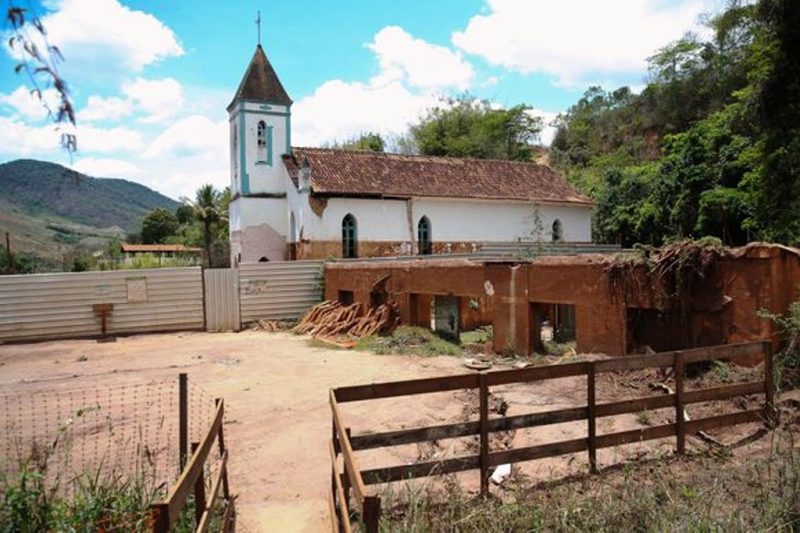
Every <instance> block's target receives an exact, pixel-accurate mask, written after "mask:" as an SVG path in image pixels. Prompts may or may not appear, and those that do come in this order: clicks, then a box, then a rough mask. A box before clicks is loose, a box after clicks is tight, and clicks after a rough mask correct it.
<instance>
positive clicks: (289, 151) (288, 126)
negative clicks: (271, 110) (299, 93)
mask: <svg viewBox="0 0 800 533" xmlns="http://www.w3.org/2000/svg"><path fill="white" fill-rule="evenodd" d="M291 118H292V114H291V113H289V114H287V115H286V153H287V154H289V155H292V120H291Z"/></svg>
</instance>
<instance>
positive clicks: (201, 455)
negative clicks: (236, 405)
mask: <svg viewBox="0 0 800 533" xmlns="http://www.w3.org/2000/svg"><path fill="white" fill-rule="evenodd" d="M224 415H225V402H223V401H220V402H219V405H217V411H216V413H215V415H214V421H213V422H212V423H211V427H210V428H209V430H208V433H206V436H205V437H204V438H203V442H201V443H200V446H199V447H198V448H197V450H195V452H194V453H193V454H192V457H191V458H190V459H189V463H188V464H187V465H186V468H185V469H184V470H183V472H182V473H181V475H180V477H179V478H178V481H176V482H175V485H173V486H172V489H171V490H170V492H169V495H168V496H167V498H166V500H165V501H164V503H166V504H167V505H168V506H169V513H168V515H169V524H170V527H172V524H174V523H175V520H176V519H177V518H178V515H180V513H181V510H182V509H183V507H184V506H185V505H186V498H187V497H188V496H189V491H190V490H192V487H193V486H194V482H195V481H197V478H198V477H199V476H200V475H202V473H203V465H204V464H205V462H206V459H207V458H208V453H209V452H210V451H211V446H212V445H213V444H214V440H215V439H216V437H217V434H218V432H219V428H220V426H222V419H223V417H224Z"/></svg>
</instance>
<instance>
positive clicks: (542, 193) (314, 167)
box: [283, 148, 593, 205]
mask: <svg viewBox="0 0 800 533" xmlns="http://www.w3.org/2000/svg"><path fill="white" fill-rule="evenodd" d="M304 158H308V162H309V165H310V167H311V190H312V193H313V194H319V195H331V196H360V195H364V196H395V197H403V198H408V197H415V196H416V197H419V196H428V197H437V198H477V199H490V200H528V201H530V200H535V201H541V202H555V203H574V204H583V205H592V203H593V202H592V200H591V199H590V198H589V197H587V196H585V195H583V194H581V193H580V192H578V191H577V190H575V189H574V188H573V187H572V186H571V185H569V184H568V183H567V182H566V180H565V179H564V177H563V176H561V175H560V174H559V173H558V172H556V171H555V170H553V169H552V168H550V167H549V166H546V165H538V164H536V163H525V162H517V161H501V160H495V159H465V158H453V157H431V156H409V155H397V154H383V153H377V152H366V151H353V150H335V149H328V148H292V154H291V155H284V156H283V161H284V164H285V165H286V169H287V170H288V172H289V175H290V176H291V178H292V180H293V181H294V182H295V184H297V180H298V173H299V168H300V165H301V164H302V161H303V159H304Z"/></svg>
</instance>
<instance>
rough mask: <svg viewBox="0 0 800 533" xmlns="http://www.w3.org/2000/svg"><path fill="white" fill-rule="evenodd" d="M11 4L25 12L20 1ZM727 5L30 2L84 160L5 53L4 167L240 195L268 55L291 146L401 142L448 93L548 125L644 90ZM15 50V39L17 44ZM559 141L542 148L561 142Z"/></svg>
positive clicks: (0, 146)
mask: <svg viewBox="0 0 800 533" xmlns="http://www.w3.org/2000/svg"><path fill="white" fill-rule="evenodd" d="M12 3H13V2H12ZM719 4H720V0H669V1H668V0H614V1H604V2H599V1H596V0H559V2H552V1H543V0H458V1H456V0H443V1H420V0H407V1H405V2H397V1H396V0H394V1H388V0H371V1H355V0H353V1H344V0H339V1H336V2H331V1H309V2H255V1H237V2H219V1H218V0H213V1H212V0H194V1H192V2H187V1H175V2H163V1H124V0H48V1H45V2H43V3H37V2H32V4H31V5H32V7H33V9H35V10H36V11H37V12H38V14H39V15H40V16H41V17H42V18H43V22H44V24H45V26H46V27H47V28H48V30H49V32H50V33H49V35H50V39H51V41H52V42H53V43H54V44H57V45H59V46H60V48H61V50H62V52H63V54H64V56H65V57H66V62H65V63H64V64H63V65H62V70H61V72H62V74H63V76H64V78H65V79H66V80H67V81H68V83H69V85H70V88H71V91H72V97H73V100H74V103H75V106H76V109H77V110H78V128H77V131H76V133H77V135H78V143H79V151H78V153H77V154H76V155H75V156H74V158H73V159H72V160H70V158H69V157H67V156H66V155H65V154H64V153H63V152H62V151H60V150H59V148H58V133H57V132H55V131H54V126H53V124H52V123H51V122H49V121H48V119H47V117H46V116H44V113H43V111H42V107H41V105H40V104H38V103H37V102H36V101H34V100H33V99H32V98H31V97H30V96H29V94H28V90H27V80H26V79H25V78H24V77H22V76H18V75H15V74H14V73H13V67H14V64H15V61H14V59H13V57H12V54H11V51H10V50H8V49H7V48H4V52H3V53H0V72H2V75H0V162H2V161H9V160H12V159H17V158H20V157H29V158H37V159H45V160H51V161H55V162H59V163H62V164H65V165H68V166H73V167H74V168H76V169H77V170H80V171H82V172H86V173H88V174H90V175H94V176H110V177H123V178H127V179H131V180H134V181H138V182H140V183H144V184H145V185H147V186H149V187H152V188H154V189H156V190H158V191H160V192H162V193H164V194H167V195H169V196H172V197H174V198H178V197H180V196H182V195H191V194H192V192H193V191H194V190H195V189H197V187H199V186H200V185H202V184H203V183H207V182H211V183H214V184H215V185H217V186H225V185H227V184H228V182H229V168H228V139H227V135H228V129H227V122H226V121H227V115H226V112H225V107H226V106H227V104H228V103H229V102H230V99H231V97H232V96H233V93H234V92H235V90H236V87H237V85H238V83H239V80H240V79H241V76H242V75H243V73H244V70H245V68H246V66H247V63H248V62H249V60H250V57H251V56H252V53H253V51H254V48H255V45H256V25H255V23H254V20H255V15H256V11H258V10H260V11H261V18H262V30H261V31H262V43H263V45H264V48H265V50H266V52H267V55H268V56H269V58H270V60H271V62H272V63H273V66H274V67H275V69H276V71H277V72H278V75H279V76H280V78H281V80H282V82H283V84H284V86H285V87H286V89H287V91H288V92H289V95H290V96H291V97H292V99H293V100H294V102H295V104H294V106H293V116H292V121H293V122H292V127H293V132H292V137H293V142H294V143H296V144H297V145H307V146H318V145H325V144H327V143H330V142H332V141H335V140H345V139H348V138H351V137H354V136H356V135H358V133H360V132H363V131H378V132H380V133H382V134H384V135H385V136H386V137H388V138H390V139H391V138H394V137H396V136H397V135H400V134H402V133H403V132H404V131H405V130H406V128H407V126H408V124H409V123H412V122H414V121H415V120H416V119H417V118H418V117H419V116H420V114H421V113H423V111H424V110H425V109H426V108H427V107H429V106H431V105H433V104H435V103H436V102H437V101H438V99H439V98H440V97H442V96H447V95H455V94H459V93H461V92H464V91H469V92H470V93H471V94H474V95H476V96H479V97H481V98H486V99H489V100H491V101H492V102H494V103H496V104H497V105H503V106H510V105H515V104H519V103H527V104H529V105H531V106H532V107H533V108H534V109H535V110H536V113H537V114H539V115H540V116H542V117H543V119H544V120H545V121H546V122H547V121H550V120H552V118H553V117H554V116H555V115H556V114H557V113H559V112H562V111H564V110H565V109H566V108H567V107H569V106H570V105H571V104H572V103H574V102H575V101H576V100H577V99H578V98H579V97H580V95H581V94H582V93H583V92H584V91H585V90H586V88H587V87H588V86H589V85H592V84H601V85H603V86H604V87H606V88H615V87H618V86H621V85H629V86H633V87H637V86H641V85H642V84H643V83H644V82H645V80H646V75H647V72H646V63H645V58H646V57H647V56H648V55H650V54H652V53H653V52H654V51H655V50H656V49H657V48H658V47H660V46H663V45H665V44H667V43H668V42H670V41H672V40H674V39H676V38H679V37H680V36H681V35H683V34H684V33H685V32H686V31H700V30H699V28H700V26H699V17H700V16H701V15H702V14H703V13H708V12H713V11H714V10H716V9H719V7H720V5H719ZM4 41H7V39H4ZM550 135H551V132H550V131H548V130H546V131H545V132H544V134H543V138H542V140H543V141H544V142H547V141H548V139H549V136H550Z"/></svg>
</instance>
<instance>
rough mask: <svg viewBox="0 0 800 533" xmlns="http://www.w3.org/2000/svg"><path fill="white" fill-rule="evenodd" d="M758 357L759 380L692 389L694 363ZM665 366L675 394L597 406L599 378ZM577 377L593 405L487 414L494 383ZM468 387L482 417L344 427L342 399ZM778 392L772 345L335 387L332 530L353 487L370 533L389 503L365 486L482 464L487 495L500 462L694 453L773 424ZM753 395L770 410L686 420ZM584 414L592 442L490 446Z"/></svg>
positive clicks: (346, 510)
mask: <svg viewBox="0 0 800 533" xmlns="http://www.w3.org/2000/svg"><path fill="white" fill-rule="evenodd" d="M759 355H763V356H764V378H763V380H761V381H757V382H749V383H737V384H735V385H725V386H719V387H713V388H707V389H703V390H693V391H684V369H685V366H686V365H687V364H689V363H698V362H702V361H714V360H721V359H724V360H730V361H734V362H735V361H737V360H742V359H747V360H752V358H753V357H755V356H759ZM664 367H673V368H674V375H675V392H674V393H673V394H662V395H659V396H651V397H645V398H636V399H631V400H625V401H615V402H610V403H600V404H598V403H597V402H596V394H595V387H596V377H597V375H598V374H601V373H604V372H615V371H622V370H640V369H648V368H664ZM570 376H586V383H587V385H586V386H587V403H586V406H582V407H575V408H568V409H559V410H555V411H547V412H541V413H533V414H525V415H517V416H510V417H505V418H498V419H489V401H488V400H489V387H491V386H496V385H505V384H510V383H526V382H532V381H542V380H549V379H557V378H565V377H570ZM461 389H478V391H479V395H480V396H479V397H480V419H479V420H477V421H471V422H462V423H454V424H443V425H437V426H430V427H423V428H415V429H403V430H398V431H388V432H383V433H364V434H360V435H351V431H350V428H349V427H347V425H346V424H345V422H344V420H343V418H342V414H341V412H340V409H339V404H341V403H344V402H354V401H363V400H376V399H379V398H391V397H398V396H408V395H416V394H426V393H433V392H447V391H454V390H461ZM773 393H774V387H773V377H772V351H771V345H770V343H769V342H754V343H744V344H731V345H724V346H713V347H707V348H696V349H690V350H679V351H673V352H664V353H658V354H654V355H646V356H635V357H623V358H617V359H609V360H603V361H591V362H579V363H568V364H562V365H552V366H543V367H535V368H526V369H520V370H500V371H494V372H481V373H472V374H461V375H455V376H447V377H440V378H429V379H414V380H408V381H397V382H388V383H375V384H371V385H361V386H353V387H340V388H336V389H332V390H331V391H330V406H331V411H332V415H333V438H332V440H331V443H330V446H329V451H330V456H331V492H330V494H329V502H328V503H329V510H330V518H331V527H332V529H333V530H334V531H345V532H347V531H350V530H351V525H350V512H351V509H350V501H351V499H350V494H351V491H352V496H353V498H352V501H353V502H354V503H355V512H356V513H357V514H358V515H359V517H360V520H361V522H362V523H363V524H364V526H365V528H366V531H367V532H370V533H372V532H376V531H378V523H379V521H380V514H381V500H380V497H379V496H375V495H372V494H370V493H369V492H368V491H367V489H366V486H367V485H373V484H379V483H386V482H390V481H397V480H401V479H409V478H417V477H426V476H431V475H439V474H448V473H454V472H460V471H465V470H473V469H477V470H480V486H481V493H482V494H487V493H488V490H489V468H490V467H493V466H498V465H502V464H509V463H516V462H521V461H531V460H535V459H542V458H546V457H556V456H560V455H566V454H572V453H577V452H583V451H586V452H587V453H588V459H589V465H590V469H591V471H592V472H595V471H596V470H597V450H598V449H602V448H608V447H612V446H618V445H622V444H629V443H635V442H642V441H647V440H652V439H661V438H665V437H672V436H675V437H676V439H677V452H678V453H681V454H682V453H684V452H685V449H686V435H687V434H694V433H697V432H698V431H703V430H709V429H715V428H721V427H726V426H732V425H736V424H742V423H746V422H757V421H764V422H767V423H771V422H772V421H773V417H774V416H775V415H774V413H775V410H774V405H773ZM751 394H764V395H765V401H764V406H763V407H761V408H759V409H752V410H745V411H740V412H736V413H732V414H723V415H716V416H711V417H707V418H700V419H694V420H691V421H689V420H685V419H684V407H685V406H686V405H689V404H694V403H700V402H708V401H714V400H723V399H730V398H735V397H737V396H745V395H751ZM668 407H674V409H675V422H674V423H671V424H663V425H659V426H654V427H647V428H643V429H635V430H631V431H622V432H616V433H608V434H602V435H598V434H597V419H598V418H602V417H607V416H615V415H621V414H626V413H638V412H641V411H644V410H652V409H663V408H668ZM576 420H586V421H587V435H586V437H585V438H578V439H572V440H566V441H560V442H552V443H547V444H539V445H536V446H528V447H525V448H517V449H513V450H504V451H497V452H490V451H489V433H493V432H498V431H508V430H512V429H519V428H530V427H537V426H546V425H549V424H559V423H563V422H570V421H576ZM471 435H479V436H480V447H479V453H478V455H471V456H464V457H455V458H450V459H444V460H441V461H432V462H424V463H417V464H412V465H399V466H391V467H386V468H376V469H370V470H361V469H360V468H359V466H358V459H357V457H356V455H355V452H356V451H358V450H366V449H372V448H381V447H386V446H396V445H400V444H412V443H417V442H426V441H433V440H437V439H447V438H455V437H466V436H471ZM339 456H341V457H342V461H341V463H342V467H341V468H340V466H339V465H340V461H339Z"/></svg>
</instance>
